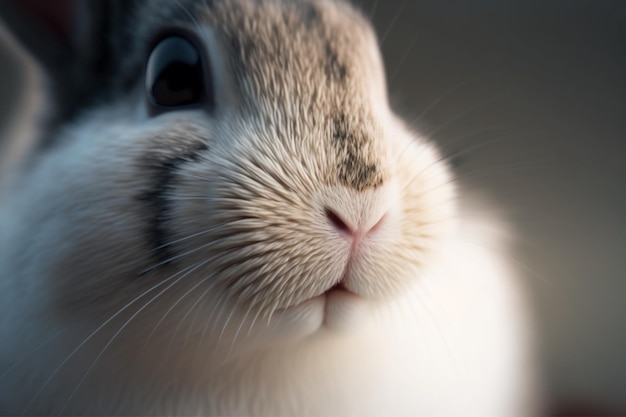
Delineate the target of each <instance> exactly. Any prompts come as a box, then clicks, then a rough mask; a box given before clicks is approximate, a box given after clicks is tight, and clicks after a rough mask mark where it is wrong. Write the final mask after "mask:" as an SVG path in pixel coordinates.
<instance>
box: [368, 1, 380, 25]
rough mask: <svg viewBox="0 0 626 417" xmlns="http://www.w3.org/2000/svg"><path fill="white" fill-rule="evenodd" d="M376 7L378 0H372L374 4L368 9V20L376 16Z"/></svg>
mask: <svg viewBox="0 0 626 417" xmlns="http://www.w3.org/2000/svg"><path fill="white" fill-rule="evenodd" d="M377 7H378V0H374V4H373V5H372V8H371V9H370V12H369V16H370V20H373V19H374V16H376V8H377Z"/></svg>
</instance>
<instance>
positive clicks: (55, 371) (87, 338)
mask: <svg viewBox="0 0 626 417" xmlns="http://www.w3.org/2000/svg"><path fill="white" fill-rule="evenodd" d="M180 272H181V271H179V272H177V273H176V274H174V275H172V276H171V277H169V278H167V279H165V280H163V281H161V282H159V283H157V284H155V285H154V286H152V287H150V288H149V289H147V290H146V291H144V292H142V293H141V294H139V295H138V296H137V297H135V298H133V299H132V300H131V301H130V302H128V303H127V304H126V305H125V306H124V307H122V308H120V309H119V310H118V311H117V312H116V313H115V314H113V315H112V316H111V317H109V318H108V319H107V320H105V321H104V322H103V323H102V324H100V326H98V327H97V328H96V329H95V330H94V331H93V332H91V333H90V334H89V335H88V336H87V337H86V338H85V339H84V340H83V341H82V342H81V343H80V344H78V346H76V348H74V350H72V352H70V354H69V355H68V356H67V357H66V358H65V359H64V360H63V361H62V362H61V363H60V364H59V365H58V366H57V367H56V368H55V369H54V370H53V371H52V374H51V375H50V376H49V377H48V378H47V379H46V380H45V381H44V383H43V384H42V385H41V386H40V387H39V389H38V390H37V392H36V393H35V395H34V396H33V398H31V400H30V401H29V402H28V404H27V405H26V407H25V408H24V410H23V411H22V413H21V415H22V416H23V415H25V414H26V411H28V409H29V408H30V407H31V406H32V405H33V403H34V402H35V401H36V400H37V398H39V396H40V395H41V393H42V392H43V390H44V389H45V388H46V386H48V384H49V383H50V381H52V379H53V378H54V377H55V376H56V374H57V373H58V372H59V371H60V370H61V369H62V368H63V367H64V366H65V364H66V363H67V362H69V361H70V360H71V359H72V358H73V357H74V355H75V354H76V353H77V352H78V351H79V350H80V349H81V348H82V347H83V346H84V345H85V344H86V343H87V342H89V340H91V339H92V338H93V337H94V336H95V335H96V334H98V332H100V330H102V329H103V328H104V326H106V325H107V324H109V323H110V322H111V321H113V320H114V319H115V318H116V317H117V316H119V315H120V314H122V313H123V312H124V311H125V310H126V309H128V308H129V307H130V306H132V305H133V304H135V303H136V302H137V301H139V300H140V299H141V298H143V297H144V296H145V295H147V294H149V293H150V292H152V291H154V290H155V289H157V288H158V287H160V286H162V285H164V284H165V283H166V282H168V281H170V280H172V279H174V277H176V275H178V274H179V273H180Z"/></svg>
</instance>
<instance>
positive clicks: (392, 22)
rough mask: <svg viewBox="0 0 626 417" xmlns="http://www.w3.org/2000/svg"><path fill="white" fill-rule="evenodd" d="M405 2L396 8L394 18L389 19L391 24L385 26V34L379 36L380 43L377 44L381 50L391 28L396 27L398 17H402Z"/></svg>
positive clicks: (405, 0)
mask: <svg viewBox="0 0 626 417" xmlns="http://www.w3.org/2000/svg"><path fill="white" fill-rule="evenodd" d="M406 3H407V0H404V1H403V2H402V4H401V5H400V7H399V8H398V11H397V12H396V14H395V15H394V17H393V18H392V19H391V23H389V26H387V30H386V31H385V33H384V34H383V35H382V36H381V38H380V42H379V43H378V44H379V46H380V47H381V48H382V47H383V45H384V44H385V41H386V40H387V36H389V34H390V33H391V30H392V29H393V27H394V26H395V25H396V23H397V22H398V19H399V18H400V16H401V15H402V11H403V10H404V7H405V6H406Z"/></svg>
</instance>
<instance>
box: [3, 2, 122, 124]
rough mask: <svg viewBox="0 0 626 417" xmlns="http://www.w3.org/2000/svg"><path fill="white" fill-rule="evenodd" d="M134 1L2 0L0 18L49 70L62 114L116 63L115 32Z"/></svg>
mask: <svg viewBox="0 0 626 417" xmlns="http://www.w3.org/2000/svg"><path fill="white" fill-rule="evenodd" d="M133 3H134V1H132V0H126V1H124V0H52V1H51V0H0V19H1V20H2V21H3V23H4V25H5V26H6V27H7V28H8V29H9V31H10V32H11V33H12V34H13V36H14V37H15V39H16V40H17V41H18V42H19V43H20V44H21V45H22V46H23V48H24V49H25V51H26V52H28V53H29V54H30V55H31V56H32V57H33V58H34V59H35V60H36V61H37V62H38V63H39V64H40V67H41V68H42V69H43V70H44V71H45V73H46V74H47V76H48V79H49V81H50V82H51V83H50V86H51V90H50V96H51V98H52V100H53V101H54V102H55V103H56V107H55V111H56V112H57V113H59V114H57V115H56V116H57V117H60V118H66V117H69V116H71V114H72V113H73V112H74V111H75V110H76V109H77V108H78V107H79V106H80V105H81V104H83V103H84V101H85V100H86V99H87V98H88V96H89V95H90V93H91V89H92V87H93V86H94V85H99V84H101V80H102V77H103V74H104V73H106V71H107V70H108V68H109V67H110V66H113V65H115V64H114V63H113V59H112V55H113V47H112V40H111V38H112V37H111V31H113V30H117V29H118V28H119V27H123V26H124V25H122V24H121V23H120V21H121V20H122V18H125V17H126V15H127V13H126V12H127V9H128V8H129V7H130V6H129V5H130V4H133Z"/></svg>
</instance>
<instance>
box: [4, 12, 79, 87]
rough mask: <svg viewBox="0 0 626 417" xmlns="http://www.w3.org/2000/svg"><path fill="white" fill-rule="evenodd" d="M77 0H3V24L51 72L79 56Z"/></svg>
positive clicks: (55, 71) (66, 66)
mask: <svg viewBox="0 0 626 417" xmlns="http://www.w3.org/2000/svg"><path fill="white" fill-rule="evenodd" d="M83 3H84V2H81V1H80V0H54V1H46V0H4V1H1V2H0V16H1V17H2V20H3V21H4V24H5V25H6V26H7V27H8V29H9V30H10V31H11V32H12V33H13V35H14V36H15V38H16V39H17V40H18V41H19V42H20V43H21V44H22V46H23V47H24V48H25V49H26V51H27V52H28V53H29V54H30V55H31V56H33V57H34V58H35V59H36V60H37V61H38V62H39V63H40V64H41V66H42V67H43V68H44V69H45V70H46V71H48V72H50V73H52V74H51V75H54V74H55V73H57V72H58V71H60V70H61V68H63V67H65V68H66V69H67V68H68V65H69V66H70V67H71V66H72V63H73V61H75V60H76V59H77V58H80V56H81V55H82V54H81V53H79V52H80V51H79V50H80V49H81V47H80V45H79V42H78V40H79V39H80V36H79V33H78V32H79V30H80V29H79V26H80V25H79V22H80V21H81V20H82V19H84V18H85V17H86V16H79V14H80V12H81V10H80V9H84V6H81V4H83Z"/></svg>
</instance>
